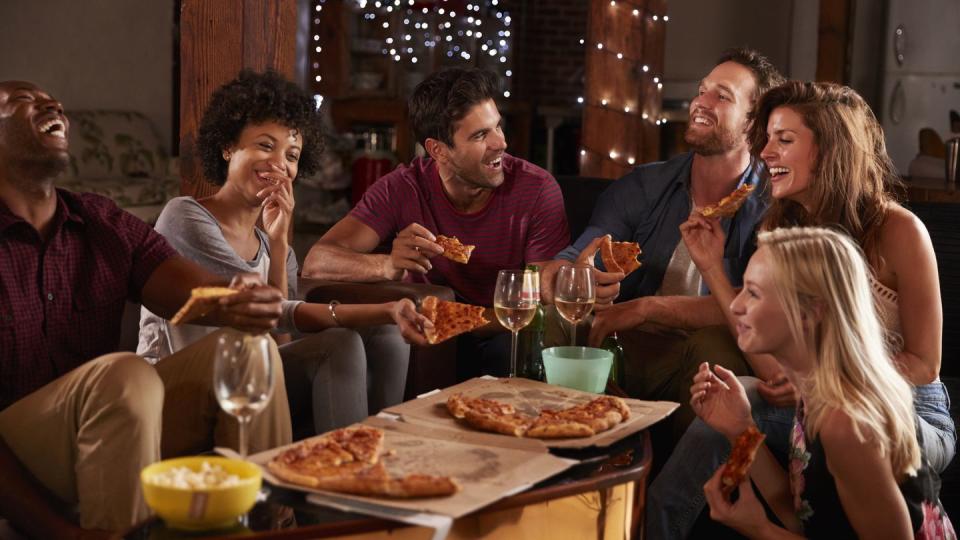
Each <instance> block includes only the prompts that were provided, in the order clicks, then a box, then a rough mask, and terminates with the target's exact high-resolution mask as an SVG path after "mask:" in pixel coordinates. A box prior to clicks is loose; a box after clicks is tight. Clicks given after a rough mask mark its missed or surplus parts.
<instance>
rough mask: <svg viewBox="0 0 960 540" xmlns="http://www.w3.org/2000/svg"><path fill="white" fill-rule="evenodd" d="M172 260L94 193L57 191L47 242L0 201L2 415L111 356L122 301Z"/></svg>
mask: <svg viewBox="0 0 960 540" xmlns="http://www.w3.org/2000/svg"><path fill="white" fill-rule="evenodd" d="M175 254H176V251H175V250H174V249H173V248H172V247H170V245H169V244H168V243H167V241H166V240H165V239H164V238H163V237H162V236H160V235H159V234H157V233H156V232H154V230H153V229H151V228H150V226H149V225H147V224H146V223H144V222H142V221H140V220H139V219H137V218H136V217H134V216H132V215H131V214H128V213H127V212H124V211H123V210H121V209H120V208H118V207H117V205H116V204H114V203H113V202H112V201H110V200H109V199H107V198H105V197H101V196H99V195H92V194H74V193H70V192H68V191H63V190H59V189H58V190H57V211H56V214H55V215H54V218H53V234H52V236H51V238H50V240H49V242H47V243H46V244H44V242H43V241H42V240H41V238H40V235H39V234H38V233H37V231H36V229H34V228H33V226H31V225H30V224H29V223H27V222H26V221H24V220H23V219H22V218H20V217H18V216H16V215H14V214H13V213H12V212H11V211H10V209H9V208H7V206H6V205H5V204H3V202H0V410H3V409H4V408H6V407H7V406H8V405H10V404H11V403H13V402H15V401H17V400H18V399H20V398H22V397H24V396H26V395H27V394H29V393H31V392H33V391H34V390H36V389H38V388H40V387H41V386H43V385H45V384H47V383H49V382H51V381H53V380H54V379H56V378H57V377H59V376H61V375H63V374H64V373H67V372H68V371H70V370H72V369H73V368H75V367H77V366H79V365H80V364H83V363H84V362H86V361H88V360H90V359H93V358H95V357H97V356H100V355H103V354H107V353H110V352H114V351H116V349H117V345H118V343H119V340H120V319H121V317H122V316H123V308H124V302H125V301H126V300H127V299H128V298H130V299H132V300H134V301H139V300H140V292H141V290H142V289H143V286H144V285H145V284H146V282H147V279H148V278H149V277H150V275H151V274H152V273H153V271H154V270H155V269H156V268H157V267H158V266H159V265H160V263H162V262H163V261H165V260H167V259H168V258H169V257H171V256H173V255H175Z"/></svg>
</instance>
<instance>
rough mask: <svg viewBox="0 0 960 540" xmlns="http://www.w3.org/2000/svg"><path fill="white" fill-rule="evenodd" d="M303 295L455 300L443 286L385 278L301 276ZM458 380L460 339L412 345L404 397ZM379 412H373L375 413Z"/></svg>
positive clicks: (374, 300)
mask: <svg viewBox="0 0 960 540" xmlns="http://www.w3.org/2000/svg"><path fill="white" fill-rule="evenodd" d="M299 291H300V297H301V298H303V299H304V300H306V301H307V302H316V303H321V304H323V303H327V302H330V301H331V300H338V301H340V302H343V303H344V304H379V303H383V302H392V301H395V300H399V299H401V298H409V299H411V300H413V301H414V302H415V303H416V304H417V305H418V306H419V305H420V303H421V302H422V301H423V299H424V298H426V297H427V296H431V295H432V296H436V297H437V298H439V299H441V300H447V301H451V302H452V301H453V300H454V295H453V290H452V289H450V288H449V287H444V286H441V285H428V284H425V283H406V282H400V281H383V282H379V283H351V282H344V281H326V280H322V279H312V278H301V279H300V280H299ZM456 382H457V340H455V339H449V340H447V341H444V342H443V343H438V344H436V345H431V346H429V347H417V346H414V347H411V348H410V367H409V368H408V369H407V384H406V389H405V392H404V394H405V399H413V398H415V397H417V396H418V395H420V394H423V393H424V392H429V391H430V390H433V389H435V388H446V387H448V386H451V385H454V384H456ZM377 412H379V411H370V413H371V414H376V413H377Z"/></svg>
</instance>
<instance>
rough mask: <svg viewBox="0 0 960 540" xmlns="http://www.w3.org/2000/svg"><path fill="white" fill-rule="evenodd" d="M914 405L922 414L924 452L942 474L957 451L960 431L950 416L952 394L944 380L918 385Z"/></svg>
mask: <svg viewBox="0 0 960 540" xmlns="http://www.w3.org/2000/svg"><path fill="white" fill-rule="evenodd" d="M913 406H914V407H915V408H916V409H917V416H919V417H920V430H921V431H922V432H923V455H924V457H926V458H927V461H928V462H930V466H931V467H933V468H934V469H935V470H936V471H937V472H938V473H939V472H943V470H944V469H946V468H947V465H949V464H950V460H952V459H953V456H954V454H955V453H956V447H957V430H956V427H955V426H954V425H953V418H950V396H949V395H948V394H947V388H946V387H945V386H944V385H943V383H942V382H940V381H937V382H932V383H930V384H925V385H923V386H917V387H915V388H914V390H913Z"/></svg>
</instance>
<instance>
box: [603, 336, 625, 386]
mask: <svg viewBox="0 0 960 540" xmlns="http://www.w3.org/2000/svg"><path fill="white" fill-rule="evenodd" d="M600 348H602V349H606V350H608V351H610V352H612V353H613V366H611V367H610V382H612V383H614V384H616V385H617V386H619V387H620V388H621V389H623V385H624V384H626V382H627V381H626V380H625V377H626V375H625V374H624V369H625V368H624V365H623V363H624V360H623V358H624V356H623V347H621V346H620V340H619V339H617V333H616V332H614V333H612V334H610V335H609V336H607V337H606V339H604V340H603V343H601V344H600Z"/></svg>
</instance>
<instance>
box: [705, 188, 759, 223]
mask: <svg viewBox="0 0 960 540" xmlns="http://www.w3.org/2000/svg"><path fill="white" fill-rule="evenodd" d="M754 187H756V186H755V185H754V184H741V185H740V187H738V188H737V189H735V190H733V192H732V193H730V194H729V195H727V196H726V197H724V198H722V199H720V202H718V203H717V204H710V205H707V206H705V207H703V208H701V209H700V210H699V212H700V215H702V216H703V217H707V218H709V217H726V218H728V217H733V215H734V214H736V213H737V210H739V209H740V207H741V206H743V203H744V201H746V200H747V196H748V195H750V192H752V191H753V188H754Z"/></svg>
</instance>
